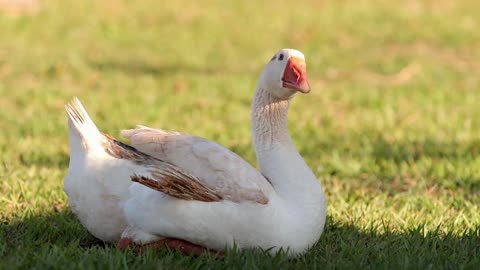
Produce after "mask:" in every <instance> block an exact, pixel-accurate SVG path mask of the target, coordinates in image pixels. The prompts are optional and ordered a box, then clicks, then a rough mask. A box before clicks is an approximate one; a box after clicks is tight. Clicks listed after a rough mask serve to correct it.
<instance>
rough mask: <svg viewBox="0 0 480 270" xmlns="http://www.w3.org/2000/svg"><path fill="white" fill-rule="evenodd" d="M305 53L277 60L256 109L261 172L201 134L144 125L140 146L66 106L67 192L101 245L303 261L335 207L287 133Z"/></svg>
mask: <svg viewBox="0 0 480 270" xmlns="http://www.w3.org/2000/svg"><path fill="white" fill-rule="evenodd" d="M309 91H310V86H309V83H308V80H307V77H306V64H305V58H304V56H303V54H302V53H301V52H299V51H296V50H292V49H283V50H280V51H279V52H277V53H276V54H275V55H274V56H273V58H272V59H271V60H270V62H268V63H267V64H266V66H265V68H264V69H263V71H262V73H261V76H260V79H259V81H258V85H257V89H256V92H255V98H254V101H253V106H252V136H253V144H254V147H255V152H256V155H257V160H258V163H259V166H260V172H258V171H257V170H256V169H255V168H253V167H252V166H251V165H250V164H248V163H247V162H246V161H244V160H243V159H242V158H240V157H239V156H238V155H236V154H235V153H233V152H231V151H230V150H228V149H226V148H224V147H222V146H220V145H218V144H216V143H214V142H211V141H208V140H205V139H202V138H199V137H195V136H192V135H187V134H182V133H177V132H169V131H164V130H159V129H151V128H148V127H143V126H139V127H137V128H136V129H132V130H124V131H123V132H122V135H123V136H124V137H126V138H129V139H130V140H131V142H132V146H128V145H125V144H123V143H121V142H119V141H117V140H115V139H113V138H112V137H110V136H108V135H106V134H102V133H100V132H99V131H98V129H97V128H96V126H95V124H94V123H93V121H92V120H91V119H90V117H89V116H88V114H87V112H86V111H85V109H84V108H83V106H82V104H81V103H80V101H79V100H78V99H76V98H75V99H74V100H73V101H72V102H71V103H70V104H69V105H67V106H66V109H67V112H68V119H69V121H68V126H69V136H70V151H71V156H70V165H69V170H68V174H67V176H66V177H65V183H64V190H65V192H66V193H67V194H68V198H69V204H70V207H71V209H72V211H73V212H74V213H75V214H76V215H77V216H78V218H79V220H80V222H81V223H82V224H83V225H84V226H85V227H86V228H87V229H88V230H89V231H90V233H92V234H93V235H94V236H95V237H97V238H99V239H102V240H104V241H110V242H116V241H119V244H120V246H121V247H125V246H127V245H130V244H135V245H138V246H141V245H146V246H149V247H156V248H159V247H164V246H168V247H171V248H178V249H180V250H181V251H183V252H184V253H186V254H198V253H201V252H202V251H203V250H204V249H209V250H215V251H220V250H223V249H224V248H225V247H227V248H231V247H233V246H236V247H238V248H240V249H247V248H255V247H260V248H264V249H270V251H271V252H276V251H277V250H279V249H283V250H286V251H287V252H288V254H289V255H291V256H297V255H300V254H302V253H303V252H305V251H306V250H307V249H308V248H309V247H311V246H312V245H313V244H314V243H315V242H316V241H317V240H318V239H319V237H320V235H321V234H322V232H323V228H324V225H325V219H326V202H325V196H324V193H323V191H322V187H321V185H320V183H319V182H318V181H317V178H316V177H315V175H314V174H313V173H312V171H311V170H310V169H309V167H308V166H307V164H306V163H305V161H304V160H303V159H302V157H301V156H300V154H299V153H298V151H297V150H296V148H295V146H294V145H293V142H292V140H291V138H290V136H289V134H288V130H287V112H288V106H289V103H290V99H291V98H292V97H293V96H294V95H295V93H297V92H302V93H308V92H309Z"/></svg>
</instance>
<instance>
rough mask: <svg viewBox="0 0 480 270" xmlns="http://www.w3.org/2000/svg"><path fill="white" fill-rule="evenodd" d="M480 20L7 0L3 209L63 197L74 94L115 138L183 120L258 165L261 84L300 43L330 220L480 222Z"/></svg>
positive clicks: (404, 11)
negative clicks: (275, 61)
mask: <svg viewBox="0 0 480 270" xmlns="http://www.w3.org/2000/svg"><path fill="white" fill-rule="evenodd" d="M479 26H480V1H476V0H462V1H439V0H435V1H434V0H432V1H429V0H425V1H420V0H406V1H388V0H372V1H366V0H360V1H347V0H340V1H268V0H267V1H261V2H259V1H196V2H194V1H152V0H145V1H120V0H105V1H93V0H85V1H60V0H51V1H49V0H43V1H42V0H18V1H14V0H0V160H1V162H2V164H1V165H0V177H1V178H3V179H6V180H4V182H2V183H1V184H0V190H1V192H2V194H3V196H5V198H8V200H7V199H5V200H3V201H2V202H1V203H0V208H1V209H3V210H2V211H3V214H1V215H2V219H3V220H7V222H11V221H12V220H15V219H16V218H20V216H21V215H20V214H19V213H24V215H35V214H38V213H46V212H48V211H50V210H51V205H53V204H55V205H57V206H58V207H60V208H62V209H63V208H64V207H65V201H66V198H65V195H64V193H63V192H62V178H63V175H64V174H65V171H66V168H67V166H68V152H69V150H68V139H67V131H66V116H65V113H64V109H63V106H64V104H65V103H66V102H68V101H69V100H70V99H71V98H72V97H73V96H78V97H79V98H80V99H81V100H82V102H83V103H84V105H85V106H86V108H87V110H88V111H89V112H90V114H91V116H92V118H93V119H94V121H95V122H96V123H97V125H98V126H99V128H100V129H101V130H103V131H105V132H107V133H110V134H112V135H114V136H116V137H118V132H119V130H120V129H122V128H129V127H133V126H134V125H136V124H143V125H147V126H151V127H158V128H162V129H169V130H177V131H182V132H186V133H192V134H195V135H198V136H202V137H205V138H208V139H211V140H214V141H217V142H219V143H221V144H223V145H225V146H227V147H229V148H230V149H232V150H234V151H235V152H237V153H238V154H240V155H241V156H243V157H245V158H246V159H247V160H248V161H250V162H252V163H254V164H255V156H254V152H253V149H252V148H251V139H250V124H249V121H250V116H249V111H250V103H251V100H252V96H253V91H254V89H255V84H256V80H257V78H258V76H259V74H260V71H261V69H262V67H263V65H264V64H265V63H266V62H267V61H268V60H269V59H270V58H271V56H272V55H273V54H274V53H275V52H276V51H277V50H278V49H280V48H284V47H291V48H295V49H298V50H301V51H302V52H303V53H304V54H305V56H306V60H307V65H308V76H309V79H310V82H311V85H312V92H311V93H310V94H309V95H298V96H297V97H296V98H295V100H294V101H293V105H292V107H291V110H290V118H289V121H290V126H289V128H290V132H291V135H292V137H293V140H294V142H295V144H296V145H297V146H298V148H299V150H300V152H301V154H302V155H303V156H304V157H305V159H306V161H307V163H308V164H309V165H310V166H311V167H312V169H313V171H314V173H315V174H316V175H317V176H318V177H319V180H320V181H321V182H322V184H323V185H324V188H325V190H326V192H327V196H328V201H329V209H328V210H329V219H330V221H331V222H332V223H331V224H337V225H338V226H340V225H341V224H347V225H351V226H354V227H358V228H360V230H366V229H368V228H377V229H376V230H378V232H380V233H381V232H382V231H383V229H382V228H384V227H382V226H386V225H385V224H389V225H388V226H387V227H389V228H391V229H392V230H398V231H405V230H408V229H409V228H413V227H415V226H419V225H421V226H424V227H425V228H426V229H427V230H435V229H439V230H440V231H442V232H445V233H460V232H463V231H465V230H469V229H472V228H474V227H476V226H477V225H476V224H480V211H479V210H480V209H479V197H478V193H479V192H480V159H479V158H478V157H479V154H480V119H479V116H480V106H479V105H478V102H479V101H480V89H479V86H480V50H479V48H480V31H478V29H479ZM32 198H36V199H35V200H32ZM26 202H28V203H26ZM27 205H29V207H30V210H28V214H27V212H26V211H27V210H26V209H27ZM32 205H33V207H32ZM49 209H50V210H49ZM22 211H23V212H22ZM22 215H23V214H22ZM382 224H383V225H382ZM378 226H380V227H381V228H380V227H378ZM327 233H328V230H327ZM327 235H328V234H327ZM325 241H327V240H325Z"/></svg>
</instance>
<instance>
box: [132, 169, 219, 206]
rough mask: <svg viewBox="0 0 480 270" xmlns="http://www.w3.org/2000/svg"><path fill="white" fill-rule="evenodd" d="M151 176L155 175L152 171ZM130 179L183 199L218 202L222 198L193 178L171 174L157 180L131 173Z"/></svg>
mask: <svg viewBox="0 0 480 270" xmlns="http://www.w3.org/2000/svg"><path fill="white" fill-rule="evenodd" d="M152 176H153V177H155V178H156V177H157V176H156V175H155V174H154V173H152ZM131 179H132V181H134V182H137V183H140V184H142V185H144V186H147V187H149V188H151V189H155V190H158V191H160V192H163V193H165V194H168V195H170V196H172V197H175V198H179V199H183V200H188V201H192V200H193V201H202V202H218V201H221V200H222V197H221V196H220V195H218V194H216V193H215V192H213V191H212V190H210V189H208V188H207V187H205V186H204V185H202V184H201V183H200V182H198V181H197V180H195V179H185V178H182V177H175V176H172V175H169V176H161V178H160V179H157V180H153V179H150V178H148V177H145V176H138V175H133V176H131Z"/></svg>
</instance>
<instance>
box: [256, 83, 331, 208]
mask: <svg viewBox="0 0 480 270" xmlns="http://www.w3.org/2000/svg"><path fill="white" fill-rule="evenodd" d="M289 104H290V101H289V100H281V99H279V98H276V97H274V96H272V95H271V94H269V93H268V92H267V91H265V90H264V89H262V88H261V86H258V87H257V90H256V93H255V98H254V102H253V105H252V137H253V145H254V147H255V152H256V155H257V160H258V164H259V166H260V171H261V172H262V174H263V175H264V176H265V177H266V178H267V179H268V180H269V181H270V183H271V184H272V186H273V188H274V189H275V191H276V193H277V194H278V195H279V196H280V197H281V198H282V199H284V200H287V201H288V203H290V204H293V205H297V206H308V205H312V206H313V205H318V204H321V203H323V202H324V200H325V198H324V194H323V191H322V187H321V185H320V183H319V182H318V181H317V178H316V177H315V175H314V174H313V173H312V171H311V170H310V168H309V167H308V166H307V164H306V163H305V161H304V160H303V158H302V157H301V156H300V154H299V153H298V151H297V149H296V148H295V146H294V145H293V142H292V139H291V138H290V135H289V134H288V128H287V114H288V107H289Z"/></svg>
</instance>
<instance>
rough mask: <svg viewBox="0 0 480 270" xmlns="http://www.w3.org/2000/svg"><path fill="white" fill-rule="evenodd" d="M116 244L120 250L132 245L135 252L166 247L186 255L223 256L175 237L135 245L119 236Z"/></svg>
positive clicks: (221, 253) (218, 252)
mask: <svg viewBox="0 0 480 270" xmlns="http://www.w3.org/2000/svg"><path fill="white" fill-rule="evenodd" d="M118 246H119V247H120V249H121V250H125V249H126V248H128V247H132V248H133V249H134V250H135V251H136V252H141V251H142V250H145V249H153V250H160V249H163V248H168V249H171V250H178V251H179V252H181V253H182V254H183V255H187V256H190V255H202V254H205V253H207V252H211V253H212V254H213V255H214V256H217V257H223V252H220V251H213V250H210V249H208V248H205V247H202V246H199V245H195V244H193V243H190V242H187V241H184V240H180V239H175V238H164V239H160V240H158V241H155V242H152V243H148V244H145V245H137V244H135V243H133V241H132V240H131V239H129V238H121V239H120V241H118Z"/></svg>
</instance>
